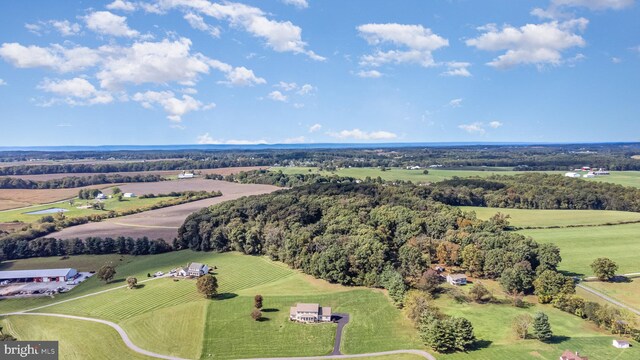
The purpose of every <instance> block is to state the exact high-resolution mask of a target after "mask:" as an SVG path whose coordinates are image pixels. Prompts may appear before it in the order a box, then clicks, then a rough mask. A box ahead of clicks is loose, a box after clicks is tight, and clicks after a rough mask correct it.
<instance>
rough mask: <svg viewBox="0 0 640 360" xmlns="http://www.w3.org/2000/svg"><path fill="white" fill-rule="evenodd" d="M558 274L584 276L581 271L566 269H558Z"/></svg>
mask: <svg viewBox="0 0 640 360" xmlns="http://www.w3.org/2000/svg"><path fill="white" fill-rule="evenodd" d="M558 272H559V273H560V274H562V275H564V276H569V277H576V276H577V277H580V278H581V277H584V276H585V274H581V273H577V272H573V271H566V270H559V271H558Z"/></svg>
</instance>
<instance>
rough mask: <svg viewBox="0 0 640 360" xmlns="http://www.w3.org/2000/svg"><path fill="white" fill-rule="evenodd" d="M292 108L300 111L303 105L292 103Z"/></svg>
mask: <svg viewBox="0 0 640 360" xmlns="http://www.w3.org/2000/svg"><path fill="white" fill-rule="evenodd" d="M293 107H294V108H296V109H302V108H303V107H304V104H302V103H294V104H293Z"/></svg>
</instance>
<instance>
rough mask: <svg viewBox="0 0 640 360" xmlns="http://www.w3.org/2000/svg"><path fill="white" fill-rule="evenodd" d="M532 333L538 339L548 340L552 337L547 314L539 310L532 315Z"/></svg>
mask: <svg viewBox="0 0 640 360" xmlns="http://www.w3.org/2000/svg"><path fill="white" fill-rule="evenodd" d="M533 333H534V335H535V336H536V337H537V338H538V339H539V340H540V341H548V340H550V339H551V338H552V337H553V332H552V331H551V324H549V317H548V316H547V314H545V313H543V312H541V311H539V312H537V313H536V315H535V316H534V317H533Z"/></svg>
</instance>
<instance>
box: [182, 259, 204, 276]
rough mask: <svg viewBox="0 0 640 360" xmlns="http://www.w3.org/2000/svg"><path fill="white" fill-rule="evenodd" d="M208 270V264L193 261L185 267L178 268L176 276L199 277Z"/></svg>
mask: <svg viewBox="0 0 640 360" xmlns="http://www.w3.org/2000/svg"><path fill="white" fill-rule="evenodd" d="M208 272H209V266H208V265H205V264H201V263H196V262H193V263H191V264H189V265H187V266H186V267H183V268H180V269H179V270H178V276H194V277H200V276H202V275H204V274H207V273H208Z"/></svg>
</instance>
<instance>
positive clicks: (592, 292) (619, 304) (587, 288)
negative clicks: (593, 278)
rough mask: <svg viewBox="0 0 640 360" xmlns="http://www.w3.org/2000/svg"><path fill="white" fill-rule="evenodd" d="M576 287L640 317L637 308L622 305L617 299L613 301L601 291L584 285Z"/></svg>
mask: <svg viewBox="0 0 640 360" xmlns="http://www.w3.org/2000/svg"><path fill="white" fill-rule="evenodd" d="M576 286H577V287H579V288H581V289H583V290H584V291H587V292H590V293H591V294H593V295H595V296H597V297H599V298H601V299H603V300H606V301H608V302H610V303H612V304H614V305H617V306H619V307H621V308H624V309H626V310H629V311H631V312H632V313H634V314H636V315H640V311H638V310H637V309H635V308H633V307H631V306H629V305H626V304H624V303H621V302H620V301H618V300H615V299H613V298H611V297H609V296H607V295H605V294H603V293H601V292H599V291H597V290H595V289H593V288H590V287H588V286H585V285H582V284H576Z"/></svg>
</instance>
